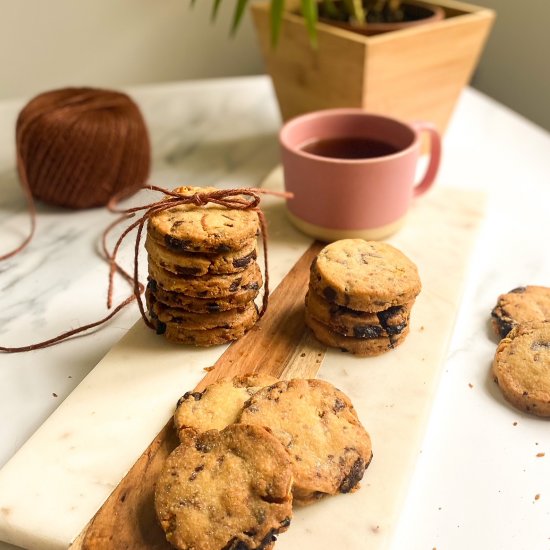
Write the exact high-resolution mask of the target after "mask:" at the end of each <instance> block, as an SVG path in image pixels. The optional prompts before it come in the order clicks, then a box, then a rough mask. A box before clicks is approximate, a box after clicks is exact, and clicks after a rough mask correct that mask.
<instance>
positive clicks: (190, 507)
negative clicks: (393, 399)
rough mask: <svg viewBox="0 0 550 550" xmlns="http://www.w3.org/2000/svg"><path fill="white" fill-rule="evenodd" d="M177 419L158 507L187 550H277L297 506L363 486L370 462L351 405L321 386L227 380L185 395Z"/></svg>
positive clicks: (256, 378)
mask: <svg viewBox="0 0 550 550" xmlns="http://www.w3.org/2000/svg"><path fill="white" fill-rule="evenodd" d="M174 423H175V427H176V429H177V431H178V436H179V438H180V441H181V445H180V446H179V447H177V448H176V450H175V451H174V452H173V453H172V454H171V455H170V456H169V457H168V460H167V462H166V465H165V467H164V469H163V471H162V473H161V475H160V477H159V479H158V481H157V483H156V489H155V508H156V512H157V516H158V518H159V520H160V523H161V525H162V527H163V529H164V530H165V532H166V538H167V539H168V541H169V542H170V543H171V544H172V545H174V546H175V547H176V548H181V549H189V548H196V549H199V548H205V549H206V548H212V549H214V548H220V549H221V548H226V549H232V550H237V549H240V548H250V549H253V548H256V549H260V548H271V547H272V544H273V542H274V541H275V535H277V534H278V533H280V532H283V531H286V529H287V528H288V527H289V525H290V522H291V518H292V505H293V503H299V504H309V503H312V502H314V501H316V500H319V499H320V498H321V497H324V496H328V495H334V494H338V493H349V492H351V491H354V490H356V489H357V488H358V484H359V482H360V480H361V478H362V477H363V474H364V472H365V470H366V468H367V466H368V465H369V463H370V461H371V459H372V447H371V441H370V437H369V434H368V433H367V432H366V431H365V429H364V428H363V426H362V425H361V422H360V421H359V419H358V417H357V413H356V412H355V409H354V408H353V405H352V403H351V401H350V400H349V398H348V397H347V396H346V395H345V394H344V393H342V392H341V391H340V390H338V389H337V388H335V387H334V386H332V385H331V384H330V383H328V382H325V381H322V380H307V379H293V380H281V381H277V380H276V379H275V378H272V377H270V376H265V375H252V376H245V377H238V378H233V379H221V380H218V381H217V382H215V383H213V384H210V385H209V386H207V387H206V389H205V390H204V391H203V392H188V393H186V394H185V395H184V396H183V397H182V398H181V399H180V400H179V402H178V405H177V409H176V412H175V415H174Z"/></svg>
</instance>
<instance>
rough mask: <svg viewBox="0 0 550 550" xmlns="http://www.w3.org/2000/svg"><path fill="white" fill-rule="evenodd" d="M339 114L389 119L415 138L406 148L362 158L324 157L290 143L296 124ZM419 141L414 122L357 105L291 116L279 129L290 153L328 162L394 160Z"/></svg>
mask: <svg viewBox="0 0 550 550" xmlns="http://www.w3.org/2000/svg"><path fill="white" fill-rule="evenodd" d="M337 115H359V116H361V117H365V118H371V119H372V118H377V119H381V120H388V121H390V122H393V123H395V124H398V125H399V126H401V127H404V128H407V129H408V130H410V131H411V132H412V134H413V136H414V138H413V140H412V142H411V144H410V145H409V146H408V147H405V148H404V149H400V150H399V151H397V152H396V153H392V154H390V155H383V156H379V157H369V158H362V159H346V158H334V157H323V156H321V155H314V154H312V153H308V152H306V151H304V150H303V149H300V148H299V147H293V146H291V145H290V144H289V143H288V135H287V134H288V133H289V132H290V130H291V129H292V128H293V127H294V126H296V125H299V124H302V123H304V122H307V121H308V120H311V119H319V118H325V117H332V116H337ZM418 142H419V137H418V132H417V130H416V129H415V128H414V126H413V125H412V124H409V123H407V122H403V121H401V120H398V119H396V118H393V117H390V116H386V115H381V114H378V113H371V112H369V111H365V110H364V109H361V108H355V107H348V108H339V109H321V110H318V111H312V112H310V113H305V114H303V115H298V116H296V117H294V118H291V119H290V120H289V121H287V122H285V124H283V127H282V128H281V129H280V130H279V143H280V145H281V147H283V148H284V149H285V150H287V151H288V152H289V153H292V154H295V155H297V156H299V157H303V158H307V159H310V160H315V161H317V162H325V163H328V164H365V163H367V164H372V163H376V162H382V161H386V160H392V159H395V158H399V157H401V156H405V155H407V154H409V153H410V151H411V149H413V148H414V147H415V146H416V145H417V144H418Z"/></svg>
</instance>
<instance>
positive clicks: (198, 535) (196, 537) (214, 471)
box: [155, 424, 292, 550]
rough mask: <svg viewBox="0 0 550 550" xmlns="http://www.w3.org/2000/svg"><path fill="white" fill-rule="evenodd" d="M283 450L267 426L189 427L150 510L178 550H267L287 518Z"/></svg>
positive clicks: (286, 472) (288, 474)
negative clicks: (201, 430)
mask: <svg viewBox="0 0 550 550" xmlns="http://www.w3.org/2000/svg"><path fill="white" fill-rule="evenodd" d="M291 484H292V472H291V468H290V463H289V458H288V453H287V452H286V451H285V449H284V447H283V446H282V445H281V443H280V442H279V441H278V440H277V439H276V438H275V437H274V436H273V435H271V434H270V433H269V432H268V431H267V430H266V429H264V428H262V427H259V426H246V425H244V424H233V425H231V426H228V427H227V428H226V429H225V430H223V431H222V432H218V431H216V430H211V431H209V432H206V433H203V434H200V435H198V434H195V433H194V432H193V431H192V430H187V432H186V437H185V438H184V440H183V441H182V444H181V445H180V446H179V447H177V448H176V450H175V451H173V452H172V454H171V455H170V456H169V457H168V459H167V461H166V464H165V466H164V469H163V471H162V473H161V475H160V477H159V479H158V481H157V483H156V489H155V509H156V512H157V516H158V518H159V520H160V524H161V525H162V528H163V529H164V531H165V533H166V538H167V540H168V542H170V543H171V544H172V545H174V546H175V547H176V548H178V549H180V550H244V549H245V548H246V549H250V550H254V549H258V550H260V549H266V548H270V547H271V545H272V543H273V541H274V540H275V535H277V534H278V533H281V532H283V531H286V529H287V528H288V526H289V525H290V520H291V517H292V495H291Z"/></svg>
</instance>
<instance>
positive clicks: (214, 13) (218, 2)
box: [191, 0, 222, 21]
mask: <svg viewBox="0 0 550 550" xmlns="http://www.w3.org/2000/svg"><path fill="white" fill-rule="evenodd" d="M191 1H192V2H196V1H197V0H191ZM221 4H222V0H214V4H213V5H212V15H211V19H212V21H215V20H216V17H217V16H218V11H219V9H220V6H221Z"/></svg>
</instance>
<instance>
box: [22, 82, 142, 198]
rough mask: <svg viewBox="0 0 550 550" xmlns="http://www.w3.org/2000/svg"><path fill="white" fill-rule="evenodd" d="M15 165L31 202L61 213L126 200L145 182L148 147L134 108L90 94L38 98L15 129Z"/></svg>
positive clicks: (123, 99) (117, 97) (115, 97)
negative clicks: (57, 208)
mask: <svg viewBox="0 0 550 550" xmlns="http://www.w3.org/2000/svg"><path fill="white" fill-rule="evenodd" d="M16 145H17V165H18V170H19V175H20V177H21V179H22V180H23V183H26V184H28V187H29V188H30V191H31V193H32V195H33V197H35V198H36V199H39V200H41V201H43V202H46V203H48V204H53V205H57V206H64V207H67V208H91V207H94V206H103V205H106V204H107V203H108V202H109V199H110V198H111V197H113V196H114V195H118V196H119V197H129V196H130V195H132V194H133V193H135V192H136V191H137V190H138V189H139V188H140V187H141V186H142V185H143V184H144V183H145V182H146V180H147V178H148V176H149V168H150V163H151V147H150V143H149V136H148V133H147V128H146V126H145V122H144V120H143V116H142V114H141V112H140V110H139V108H138V106H137V105H136V104H135V103H134V102H133V101H132V100H131V99H130V98H129V97H128V96H127V95H126V94H123V93H120V92H115V91H111V90H101V89H95V88H64V89H60V90H53V91H50V92H46V93H43V94H40V95H38V96H36V97H35V98H33V99H32V100H31V101H30V102H29V103H27V105H26V106H25V107H24V108H23V110H22V111H21V113H20V114H19V117H18V119H17V126H16Z"/></svg>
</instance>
